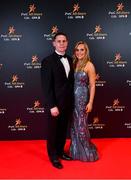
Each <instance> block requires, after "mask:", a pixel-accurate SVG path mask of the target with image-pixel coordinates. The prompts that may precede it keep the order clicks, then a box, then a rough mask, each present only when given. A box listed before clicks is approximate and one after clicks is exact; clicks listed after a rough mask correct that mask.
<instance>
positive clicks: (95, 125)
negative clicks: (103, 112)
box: [88, 116, 105, 129]
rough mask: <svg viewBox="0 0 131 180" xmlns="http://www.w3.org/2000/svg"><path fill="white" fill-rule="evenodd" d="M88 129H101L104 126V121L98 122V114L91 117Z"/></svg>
mask: <svg viewBox="0 0 131 180" xmlns="http://www.w3.org/2000/svg"><path fill="white" fill-rule="evenodd" d="M88 127H89V129H103V128H104V127H105V124H104V123H100V119H99V117H98V116H95V117H94V118H93V122H92V123H89V124H88Z"/></svg>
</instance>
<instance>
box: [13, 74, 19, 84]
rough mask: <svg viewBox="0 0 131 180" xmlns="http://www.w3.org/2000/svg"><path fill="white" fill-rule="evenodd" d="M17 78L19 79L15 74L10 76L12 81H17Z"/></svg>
mask: <svg viewBox="0 0 131 180" xmlns="http://www.w3.org/2000/svg"><path fill="white" fill-rule="evenodd" d="M18 79H19V78H18V76H17V75H13V76H12V83H14V82H17V81H18Z"/></svg>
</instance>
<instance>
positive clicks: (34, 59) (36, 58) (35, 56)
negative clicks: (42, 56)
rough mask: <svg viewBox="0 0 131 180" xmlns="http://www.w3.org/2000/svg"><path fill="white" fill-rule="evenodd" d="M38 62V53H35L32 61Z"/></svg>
mask: <svg viewBox="0 0 131 180" xmlns="http://www.w3.org/2000/svg"><path fill="white" fill-rule="evenodd" d="M36 62H38V57H37V55H33V56H32V63H36Z"/></svg>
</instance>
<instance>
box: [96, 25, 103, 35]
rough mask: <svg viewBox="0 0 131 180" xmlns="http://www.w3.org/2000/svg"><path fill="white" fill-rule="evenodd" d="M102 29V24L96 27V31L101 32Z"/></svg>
mask: <svg viewBox="0 0 131 180" xmlns="http://www.w3.org/2000/svg"><path fill="white" fill-rule="evenodd" d="M101 30H102V28H101V27H100V25H98V26H96V27H95V33H100V32H101Z"/></svg>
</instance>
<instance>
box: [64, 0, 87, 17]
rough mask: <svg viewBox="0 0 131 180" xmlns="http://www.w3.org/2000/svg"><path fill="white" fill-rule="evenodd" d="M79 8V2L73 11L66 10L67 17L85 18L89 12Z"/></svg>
mask: <svg viewBox="0 0 131 180" xmlns="http://www.w3.org/2000/svg"><path fill="white" fill-rule="evenodd" d="M79 9H80V6H79V3H77V4H74V5H73V10H72V12H65V16H66V17H67V19H84V18H85V16H86V15H87V13H86V12H80V11H79Z"/></svg>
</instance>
